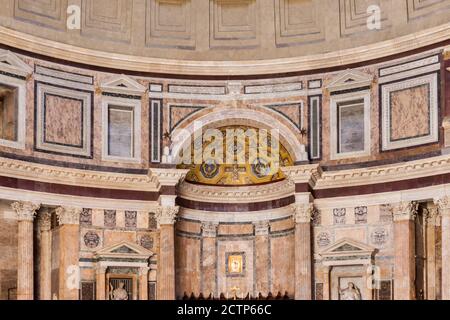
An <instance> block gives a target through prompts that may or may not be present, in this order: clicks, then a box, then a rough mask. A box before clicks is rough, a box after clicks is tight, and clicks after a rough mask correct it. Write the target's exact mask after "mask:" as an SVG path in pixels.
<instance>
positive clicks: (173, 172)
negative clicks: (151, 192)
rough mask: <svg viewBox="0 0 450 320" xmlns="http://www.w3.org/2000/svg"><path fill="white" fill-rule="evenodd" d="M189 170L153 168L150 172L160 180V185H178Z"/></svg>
mask: <svg viewBox="0 0 450 320" xmlns="http://www.w3.org/2000/svg"><path fill="white" fill-rule="evenodd" d="M188 172H189V170H187V169H186V170H185V169H160V168H151V169H150V173H151V175H152V176H154V177H156V179H157V180H158V181H159V186H158V187H160V186H161V185H162V186H171V187H174V186H176V185H177V184H178V183H179V182H180V181H182V180H183V179H184V177H185V176H186V174H187V173H188Z"/></svg>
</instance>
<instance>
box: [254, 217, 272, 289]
mask: <svg viewBox="0 0 450 320" xmlns="http://www.w3.org/2000/svg"><path fill="white" fill-rule="evenodd" d="M269 231H270V224H269V221H259V222H256V223H255V250H256V255H255V256H256V261H255V268H256V279H255V281H256V292H255V293H254V295H258V294H260V293H261V294H262V295H263V296H265V297H267V295H268V294H269V292H270V288H269V285H270V284H269V272H270V270H269V265H270V263H269V261H270V256H269V252H270V251H269V245H270V242H269Z"/></svg>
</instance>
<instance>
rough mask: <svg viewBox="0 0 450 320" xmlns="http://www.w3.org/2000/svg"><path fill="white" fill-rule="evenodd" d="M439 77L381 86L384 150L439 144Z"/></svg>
mask: <svg viewBox="0 0 450 320" xmlns="http://www.w3.org/2000/svg"><path fill="white" fill-rule="evenodd" d="M438 79H439V77H438V74H437V73H433V74H428V75H423V76H420V77H417V78H414V79H408V80H401V81H397V82H394V83H390V84H385V85H381V105H382V142H383V146H382V147H383V150H393V149H399V148H406V147H412V146H418V145H423V144H428V143H433V142H437V141H438V139H439V96H438V88H439V84H438Z"/></svg>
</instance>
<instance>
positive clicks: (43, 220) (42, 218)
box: [38, 209, 52, 232]
mask: <svg viewBox="0 0 450 320" xmlns="http://www.w3.org/2000/svg"><path fill="white" fill-rule="evenodd" d="M38 220H39V228H40V229H41V232H42V231H50V229H51V227H52V214H51V212H50V211H49V210H48V209H45V211H43V212H40V213H39V217H38Z"/></svg>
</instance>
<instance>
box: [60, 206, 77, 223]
mask: <svg viewBox="0 0 450 320" xmlns="http://www.w3.org/2000/svg"><path fill="white" fill-rule="evenodd" d="M81 211H82V209H81V208H67V207H59V208H57V209H56V216H57V217H58V223H59V224H60V225H78V224H80V214H81Z"/></svg>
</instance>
